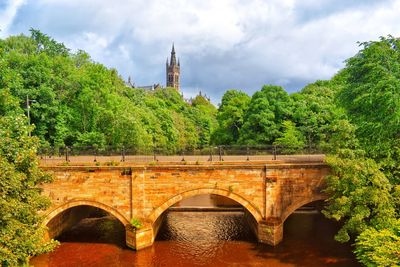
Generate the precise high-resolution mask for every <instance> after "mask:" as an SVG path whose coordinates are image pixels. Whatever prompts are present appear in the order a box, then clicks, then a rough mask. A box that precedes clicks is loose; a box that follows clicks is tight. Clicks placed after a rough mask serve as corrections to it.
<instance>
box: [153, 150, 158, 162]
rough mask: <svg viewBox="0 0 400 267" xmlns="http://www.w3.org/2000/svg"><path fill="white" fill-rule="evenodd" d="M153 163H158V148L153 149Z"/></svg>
mask: <svg viewBox="0 0 400 267" xmlns="http://www.w3.org/2000/svg"><path fill="white" fill-rule="evenodd" d="M153 161H157V156H156V148H155V147H154V148H153Z"/></svg>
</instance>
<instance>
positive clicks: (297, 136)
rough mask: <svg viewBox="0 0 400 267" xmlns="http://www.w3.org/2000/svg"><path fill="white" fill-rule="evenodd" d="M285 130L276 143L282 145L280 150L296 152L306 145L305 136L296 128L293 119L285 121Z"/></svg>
mask: <svg viewBox="0 0 400 267" xmlns="http://www.w3.org/2000/svg"><path fill="white" fill-rule="evenodd" d="M282 124H283V132H282V135H281V136H280V137H278V138H277V139H276V140H275V142H274V145H278V146H280V147H281V148H280V150H281V151H282V152H283V153H290V154H291V153H295V152H296V151H299V150H300V149H302V148H303V147H304V137H303V135H302V134H301V132H300V131H299V130H297V129H296V125H295V124H294V123H293V122H291V121H284V122H283V123H282Z"/></svg>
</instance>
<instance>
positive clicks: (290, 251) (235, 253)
mask: <svg viewBox="0 0 400 267" xmlns="http://www.w3.org/2000/svg"><path fill="white" fill-rule="evenodd" d="M335 231H337V226H336V225H335V224H334V223H332V222H330V221H328V220H326V219H325V218H323V217H322V216H321V215H319V214H294V215H291V216H290V217H289V218H288V220H287V222H286V223H285V229H284V233H285V236H284V240H283V242H282V243H281V244H280V245H278V246H276V247H270V246H266V245H262V244H257V242H256V237H255V236H254V235H253V233H252V232H251V230H250V227H249V226H248V224H247V222H246V220H245V218H244V216H243V213H242V212H169V213H167V214H166V220H165V222H164V224H163V225H162V227H161V229H160V233H159V235H158V236H157V239H156V241H155V243H154V245H153V246H152V247H149V248H146V249H144V250H141V251H139V252H134V251H132V250H130V249H128V248H127V247H126V246H125V244H124V238H125V237H124V227H123V226H122V225H121V224H120V223H119V222H118V220H116V219H113V218H112V217H103V218H97V219H92V218H91V219H86V220H84V221H82V223H80V224H79V225H78V226H77V227H75V228H73V229H72V230H71V231H69V232H67V233H65V234H63V235H62V236H61V237H60V239H61V241H62V243H61V246H60V247H59V248H58V249H57V250H56V251H54V252H53V253H50V254H48V255H41V256H38V257H35V258H33V259H32V261H31V264H32V265H34V266H50V267H60V266H74V267H75V266H78V267H79V266H85V267H86V266H116V267H117V266H118V267H120V266H144V267H146V266H173V267H180V266H276V267H291V266H307V267H313V266H315V267H322V266H324V267H325V266H328V267H350V266H359V265H358V264H357V263H356V262H355V260H354V257H353V255H352V254H351V251H350V247H349V246H346V245H341V244H339V243H336V242H335V241H333V235H334V233H335ZM78 241H79V242H78Z"/></svg>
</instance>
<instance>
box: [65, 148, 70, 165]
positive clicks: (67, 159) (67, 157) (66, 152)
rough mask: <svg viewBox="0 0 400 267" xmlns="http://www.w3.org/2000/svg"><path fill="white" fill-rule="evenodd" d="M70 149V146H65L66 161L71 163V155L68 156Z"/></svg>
mask: <svg viewBox="0 0 400 267" xmlns="http://www.w3.org/2000/svg"><path fill="white" fill-rule="evenodd" d="M68 149H69V148H68V146H65V161H66V162H69V154H68V152H69V151H68Z"/></svg>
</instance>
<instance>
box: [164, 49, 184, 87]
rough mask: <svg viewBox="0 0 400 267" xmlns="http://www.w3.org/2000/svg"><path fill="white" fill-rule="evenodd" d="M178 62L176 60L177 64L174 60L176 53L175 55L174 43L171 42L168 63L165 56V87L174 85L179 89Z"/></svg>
mask: <svg viewBox="0 0 400 267" xmlns="http://www.w3.org/2000/svg"><path fill="white" fill-rule="evenodd" d="M180 65H181V64H180V62H179V60H178V64H177V62H176V55H175V44H174V43H172V49H171V59H170V63H169V64H168V58H167V64H166V74H167V75H166V76H167V77H166V78H167V83H166V84H167V87H174V88H176V89H177V90H178V91H179V88H180V86H179V84H180V82H179V80H180V79H179V76H180Z"/></svg>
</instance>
